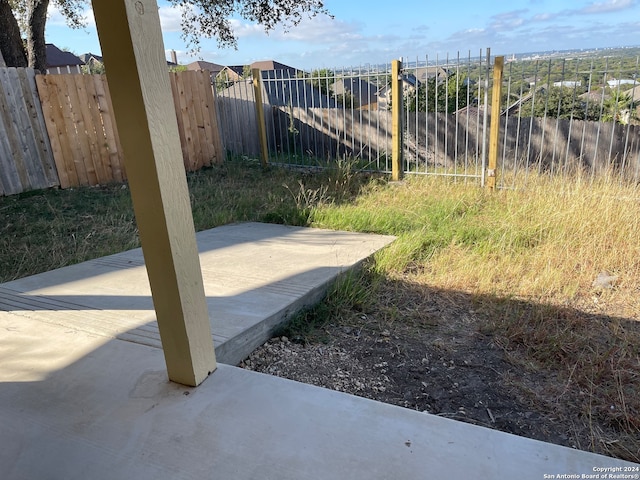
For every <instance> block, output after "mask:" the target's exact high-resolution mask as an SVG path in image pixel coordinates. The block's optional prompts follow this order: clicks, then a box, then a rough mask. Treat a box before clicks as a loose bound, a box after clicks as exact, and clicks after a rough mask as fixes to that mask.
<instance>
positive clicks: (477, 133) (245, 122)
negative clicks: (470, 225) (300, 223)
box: [217, 51, 640, 188]
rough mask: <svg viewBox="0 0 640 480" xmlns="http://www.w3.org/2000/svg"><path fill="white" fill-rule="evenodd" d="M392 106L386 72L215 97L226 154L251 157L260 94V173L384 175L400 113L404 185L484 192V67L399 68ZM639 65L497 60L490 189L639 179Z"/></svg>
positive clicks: (305, 77)
mask: <svg viewBox="0 0 640 480" xmlns="http://www.w3.org/2000/svg"><path fill="white" fill-rule="evenodd" d="M403 60H404V61H403V62H402V68H401V70H400V74H399V78H398V79H397V80H398V81H399V82H398V84H399V85H400V87H399V88H400V90H401V97H402V101H401V102H399V103H400V104H399V105H394V104H393V102H392V99H391V98H392V95H391V93H392V92H391V90H392V83H394V82H392V78H391V77H392V75H391V64H385V65H366V66H360V67H355V68H334V69H317V70H313V71H311V72H304V71H300V70H296V69H288V70H277V71H274V70H271V71H261V72H260V73H259V79H258V80H259V81H255V79H253V78H247V79H237V80H236V81H234V82H231V83H229V84H226V85H217V87H218V88H217V98H218V108H219V113H220V117H221V118H220V120H221V121H220V124H221V128H222V135H223V137H224V139H225V145H226V148H227V150H228V152H229V153H231V154H234V155H249V156H259V155H260V154H261V145H260V141H259V136H258V133H257V132H258V129H257V116H256V108H255V106H256V105H255V98H256V88H259V89H260V94H261V97H262V106H263V111H264V125H265V127H266V143H267V148H266V151H267V152H268V156H269V161H270V162H272V163H280V164H287V165H296V166H324V165H327V164H328V163H330V162H332V161H335V160H336V159H345V158H347V159H349V160H350V161H352V162H353V163H354V164H355V166H357V167H358V168H361V169H364V170H376V171H382V172H390V171H391V169H392V158H391V156H392V150H393V142H394V141H398V139H394V138H393V135H392V113H393V111H394V109H401V123H402V138H401V142H402V144H401V146H402V148H401V151H402V157H403V158H402V160H403V163H402V165H403V170H404V172H405V173H407V174H421V175H447V176H452V177H455V178H460V179H465V181H477V182H478V183H484V180H485V175H486V170H487V169H486V166H487V164H486V162H487V156H488V136H489V126H490V108H491V105H492V102H493V101H494V99H493V98H492V78H493V61H492V58H491V56H490V54H489V52H488V51H487V52H483V51H480V52H479V54H478V55H477V56H472V54H471V53H468V54H467V55H466V56H464V57H462V56H460V55H456V56H455V58H451V57H448V56H446V57H444V58H441V57H438V56H436V57H433V58H432V57H429V56H425V57H423V58H415V59H407V58H405V59H403ZM638 65H639V62H638V57H637V55H636V56H635V57H634V56H633V55H627V56H622V57H619V58H609V57H606V56H587V57H585V56H576V57H575V58H571V59H568V58H559V57H554V56H550V57H548V58H524V57H518V58H516V57H513V58H507V59H506V64H505V67H504V75H503V82H502V95H501V98H500V102H501V107H500V110H499V111H500V112H501V113H500V136H499V152H498V159H499V162H498V186H499V187H503V188H509V187H513V186H515V185H516V184H521V183H522V182H523V181H526V179H527V178H528V175H529V174H531V173H532V172H537V173H542V172H545V173H550V174H573V173H575V172H577V171H581V172H583V173H587V174H590V175H596V174H598V173H599V172H602V171H607V172H612V171H613V172H616V174H619V175H620V176H621V178H627V179H632V180H634V181H637V180H638V177H639V176H640V136H639V130H638V128H639V127H638V123H639V122H638V105H639V104H640V81H639V79H638Z"/></svg>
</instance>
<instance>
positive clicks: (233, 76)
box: [216, 60, 302, 86]
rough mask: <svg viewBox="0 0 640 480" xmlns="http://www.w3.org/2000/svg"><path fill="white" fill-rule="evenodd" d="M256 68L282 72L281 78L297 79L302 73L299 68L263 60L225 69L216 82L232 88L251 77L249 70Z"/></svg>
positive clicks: (217, 76)
mask: <svg viewBox="0 0 640 480" xmlns="http://www.w3.org/2000/svg"><path fill="white" fill-rule="evenodd" d="M254 68H258V69H260V70H262V71H276V72H281V73H280V74H279V75H281V77H280V78H296V77H297V76H298V74H299V73H300V72H302V71H301V70H298V69H297V68H294V67H290V66H289V65H285V64H284V63H280V62H276V61H275V60H262V61H259V62H253V63H252V64H251V65H228V66H226V67H223V68H222V69H221V70H220V71H219V73H218V74H217V75H216V80H217V81H218V83H221V84H225V85H226V86H231V84H233V83H234V82H238V81H240V80H243V79H244V78H246V77H247V76H249V75H250V72H247V69H249V70H251V69H254Z"/></svg>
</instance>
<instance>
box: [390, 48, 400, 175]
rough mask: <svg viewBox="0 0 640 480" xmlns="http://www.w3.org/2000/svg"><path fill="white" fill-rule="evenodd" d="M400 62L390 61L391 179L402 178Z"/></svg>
mask: <svg viewBox="0 0 640 480" xmlns="http://www.w3.org/2000/svg"><path fill="white" fill-rule="evenodd" d="M401 71H402V62H401V61H400V60H394V61H393V62H391V144H392V146H391V179H392V180H394V181H398V180H400V179H401V178H402V173H403V172H402V104H403V101H402V76H401V73H400V72H401Z"/></svg>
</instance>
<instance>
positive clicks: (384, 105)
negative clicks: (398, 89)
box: [377, 73, 420, 110]
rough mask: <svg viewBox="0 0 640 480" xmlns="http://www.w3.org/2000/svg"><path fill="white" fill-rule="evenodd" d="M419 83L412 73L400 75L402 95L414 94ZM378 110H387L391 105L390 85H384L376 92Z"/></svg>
mask: <svg viewBox="0 0 640 480" xmlns="http://www.w3.org/2000/svg"><path fill="white" fill-rule="evenodd" d="M419 86H420V82H419V81H418V79H417V78H416V76H415V75H414V74H413V73H409V74H404V75H402V95H403V96H405V97H406V96H407V95H408V94H409V93H412V92H415V91H416V89H417V88H418V87H419ZM377 97H378V98H377V101H378V103H377V106H378V110H388V109H389V104H390V103H391V85H384V86H383V87H381V88H380V89H379V90H378V92H377Z"/></svg>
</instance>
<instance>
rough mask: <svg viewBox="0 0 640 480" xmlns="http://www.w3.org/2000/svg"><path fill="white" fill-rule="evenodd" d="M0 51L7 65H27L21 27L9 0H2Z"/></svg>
mask: <svg viewBox="0 0 640 480" xmlns="http://www.w3.org/2000/svg"><path fill="white" fill-rule="evenodd" d="M45 13H46V12H45ZM0 53H1V54H2V58H4V62H5V63H6V65H7V67H26V66H27V56H26V53H25V51H24V44H23V43H22V38H21V37H20V27H18V22H17V20H16V17H15V16H14V15H13V11H12V10H11V5H9V1H8V0H0Z"/></svg>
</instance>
